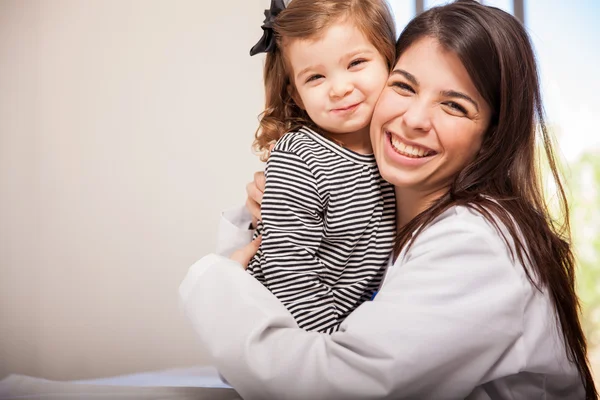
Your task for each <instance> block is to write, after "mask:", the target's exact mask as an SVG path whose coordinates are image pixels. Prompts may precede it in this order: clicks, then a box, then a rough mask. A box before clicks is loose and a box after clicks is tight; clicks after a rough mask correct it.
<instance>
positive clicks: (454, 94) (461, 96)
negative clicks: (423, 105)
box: [440, 90, 479, 112]
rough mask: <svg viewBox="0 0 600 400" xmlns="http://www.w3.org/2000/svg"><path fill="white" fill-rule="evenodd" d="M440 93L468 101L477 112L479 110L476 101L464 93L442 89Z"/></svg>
mask: <svg viewBox="0 0 600 400" xmlns="http://www.w3.org/2000/svg"><path fill="white" fill-rule="evenodd" d="M440 94H441V95H442V96H444V97H455V98H459V99H463V100H466V101H468V102H469V103H471V104H473V105H474V106H475V109H476V110H477V112H479V105H478V104H477V102H476V101H475V100H473V99H472V98H471V97H469V96H467V95H466V94H464V93H461V92H457V91H455V90H443V91H441V92H440Z"/></svg>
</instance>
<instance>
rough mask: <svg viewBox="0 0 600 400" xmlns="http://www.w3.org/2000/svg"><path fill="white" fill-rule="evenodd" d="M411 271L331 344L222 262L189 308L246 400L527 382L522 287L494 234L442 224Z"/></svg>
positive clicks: (422, 394) (204, 263) (407, 266)
mask: <svg viewBox="0 0 600 400" xmlns="http://www.w3.org/2000/svg"><path fill="white" fill-rule="evenodd" d="M403 260H404V261H401V262H400V263H401V265H398V266H396V268H394V270H393V271H392V272H391V274H390V276H389V278H388V279H387V280H386V283H385V284H384V286H383V287H382V289H381V290H380V292H379V294H378V295H377V297H376V298H375V300H374V301H370V302H365V303H363V304H362V305H361V306H360V307H358V308H357V309H356V310H355V311H354V312H353V313H352V314H351V315H350V316H349V317H348V318H347V319H346V320H345V321H344V322H343V323H342V325H341V327H340V330H339V331H338V332H335V333H333V334H332V335H326V334H319V333H315V332H306V331H304V330H301V329H299V328H298V327H297V325H296V322H295V321H294V318H293V317H292V316H291V315H290V313H289V312H288V311H287V310H286V309H285V307H284V306H283V305H282V304H281V303H280V302H279V301H278V300H277V299H276V298H275V297H274V296H273V295H272V294H271V293H270V292H269V291H268V290H267V289H265V288H264V287H263V286H262V285H261V284H260V283H258V282H257V281H256V280H255V279H254V278H252V277H251V276H249V275H248V274H246V273H245V272H244V271H243V270H242V268H241V267H240V265H239V264H237V263H235V262H232V261H230V260H227V259H224V258H222V257H218V256H215V255H209V256H207V257H205V258H203V259H201V260H199V261H198V262H197V263H196V264H195V265H194V266H192V267H191V269H190V271H189V273H188V276H187V277H186V279H185V280H184V282H183V283H182V288H186V290H183V291H181V299H182V302H183V305H184V309H185V312H186V314H187V316H188V317H189V319H190V320H191V321H192V323H193V326H194V329H195V331H196V332H197V334H198V336H199V338H200V339H201V341H202V342H203V344H204V345H205V346H206V348H207V349H208V350H209V352H210V354H211V356H212V358H213V360H214V362H215V364H216V366H217V368H218V369H219V371H221V373H222V374H223V375H224V376H225V378H226V379H227V380H228V381H229V382H230V383H231V384H232V385H233V387H234V388H235V389H236V390H237V391H238V392H239V393H240V394H241V395H242V396H243V397H244V398H245V399H282V398H285V399H309V398H310V399H364V398H370V399H375V398H393V399H459V398H465V397H467V396H468V395H469V393H470V392H471V391H472V390H473V389H474V388H475V387H477V386H479V385H481V384H483V383H485V382H486V381H489V380H491V379H493V378H494V377H496V376H497V375H498V374H503V373H504V372H505V371H506V374H510V373H511V371H512V372H513V373H514V372H516V371H513V370H512V369H511V368H513V367H514V368H516V369H517V371H518V368H519V365H518V364H520V363H523V362H524V361H523V360H521V359H519V352H518V351H517V352H515V351H513V349H514V347H515V346H516V343H517V342H518V340H519V338H520V335H521V331H522V320H523V307H524V285H523V282H522V281H521V280H520V277H519V275H518V274H517V273H516V271H515V270H514V268H515V266H514V264H513V263H512V261H511V259H510V257H509V256H508V253H507V251H506V248H505V247H504V244H503V242H502V240H501V239H500V237H499V236H498V234H497V233H496V232H495V231H494V230H493V228H490V227H486V226H482V225H477V224H470V223H468V222H464V221H458V222H457V221H456V220H454V219H453V218H445V219H442V220H440V221H437V222H436V223H435V224H434V225H432V226H430V227H428V228H426V229H425V230H424V231H423V232H422V234H421V235H420V236H418V237H417V239H416V240H415V241H414V243H413V245H412V248H411V250H410V251H409V252H407V253H406V255H405V257H404V258H403ZM518 268H520V267H518ZM186 281H187V284H188V286H187V287H186V286H185V285H186Z"/></svg>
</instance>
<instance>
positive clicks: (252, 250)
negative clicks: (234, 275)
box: [229, 236, 262, 269]
mask: <svg viewBox="0 0 600 400" xmlns="http://www.w3.org/2000/svg"><path fill="white" fill-rule="evenodd" d="M261 240H262V236H259V237H257V238H256V239H254V240H253V241H251V242H250V243H248V244H247V245H245V246H244V247H242V248H241V249H238V250H236V251H234V252H233V254H232V255H231V257H229V258H230V259H231V260H233V261H236V262H238V263H240V264H242V267H244V269H246V268H248V263H250V260H251V259H252V257H254V255H255V254H256V252H257V251H258V247H259V246H260V242H261Z"/></svg>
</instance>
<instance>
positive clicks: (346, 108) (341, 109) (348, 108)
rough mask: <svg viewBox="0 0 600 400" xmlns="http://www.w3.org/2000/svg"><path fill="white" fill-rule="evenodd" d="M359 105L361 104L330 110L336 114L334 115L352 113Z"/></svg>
mask: <svg viewBox="0 0 600 400" xmlns="http://www.w3.org/2000/svg"><path fill="white" fill-rule="evenodd" d="M361 104H362V103H356V104H352V105H350V106H348V107H341V108H334V109H332V110H331V112H333V113H336V114H342V113H348V112H352V111H354V110H356V109H357V108H358V106H360V105H361Z"/></svg>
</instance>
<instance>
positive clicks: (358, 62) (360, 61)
mask: <svg viewBox="0 0 600 400" xmlns="http://www.w3.org/2000/svg"><path fill="white" fill-rule="evenodd" d="M365 62H367V60H365V59H364V58H359V59H356V60H354V61H352V62H351V63H350V65H348V68H352V67H356V66H357V65H360V64H362V63H365Z"/></svg>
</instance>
